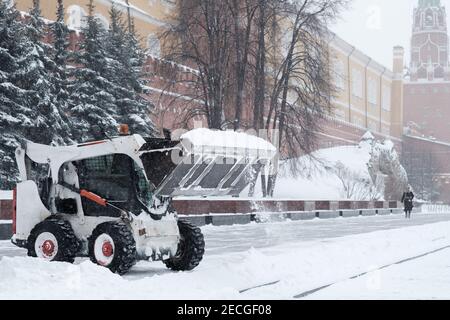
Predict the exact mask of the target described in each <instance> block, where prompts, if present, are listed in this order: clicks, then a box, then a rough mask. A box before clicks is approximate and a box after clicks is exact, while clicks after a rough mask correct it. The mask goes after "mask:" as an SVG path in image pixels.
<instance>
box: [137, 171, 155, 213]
mask: <svg viewBox="0 0 450 320" xmlns="http://www.w3.org/2000/svg"><path fill="white" fill-rule="evenodd" d="M134 172H135V177H136V194H137V197H138V198H139V200H140V201H141V202H142V203H143V204H144V205H145V206H146V207H147V208H150V207H151V206H152V204H153V195H154V192H155V189H156V187H155V186H154V185H153V184H152V183H151V182H149V181H148V180H147V179H146V178H145V174H144V170H143V169H141V168H139V167H138V166H137V165H136V164H134Z"/></svg>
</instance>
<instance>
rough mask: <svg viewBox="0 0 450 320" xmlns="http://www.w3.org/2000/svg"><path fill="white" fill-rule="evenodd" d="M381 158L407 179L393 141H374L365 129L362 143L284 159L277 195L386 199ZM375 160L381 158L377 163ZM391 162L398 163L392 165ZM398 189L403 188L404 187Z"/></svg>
mask: <svg viewBox="0 0 450 320" xmlns="http://www.w3.org/2000/svg"><path fill="white" fill-rule="evenodd" d="M380 159H381V161H382V162H384V163H383V165H384V166H389V169H390V170H391V171H392V173H390V174H391V175H394V176H397V175H398V176H400V177H401V179H400V180H401V181H405V180H406V181H407V177H406V172H405V171H404V169H403V168H402V167H401V165H399V161H398V155H397V153H396V151H395V149H394V144H393V143H392V142H391V141H384V142H378V141H375V138H374V137H373V136H372V134H370V133H366V134H365V135H364V136H363V137H362V139H361V142H360V144H359V145H356V146H342V147H335V148H329V149H322V150H319V151H317V152H314V153H313V154H311V155H310V156H304V157H301V158H299V159H294V160H289V161H285V162H283V163H282V164H281V165H280V169H279V170H280V171H279V178H278V180H277V184H276V189H275V194H274V196H275V198H278V199H304V200H334V201H338V200H359V201H364V200H385V197H384V195H385V183H386V181H385V174H382V173H381V170H383V171H385V172H387V171H389V170H387V169H385V168H384V167H383V168H379V165H380V163H379V161H378V160H380ZM375 161H378V162H376V163H377V166H375ZM391 163H395V164H397V167H395V166H394V168H393V169H391V167H393V165H390V164H391ZM292 166H295V167H296V168H298V170H297V171H298V172H300V173H299V174H298V176H293V175H292V172H291V167H292ZM398 172H399V173H398ZM258 186H259V183H258ZM399 191H400V192H402V191H403V190H402V188H401V187H399ZM386 200H387V199H386Z"/></svg>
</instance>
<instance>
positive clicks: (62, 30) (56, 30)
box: [51, 0, 72, 143]
mask: <svg viewBox="0 0 450 320" xmlns="http://www.w3.org/2000/svg"><path fill="white" fill-rule="evenodd" d="M51 29H52V34H53V39H54V41H53V61H54V68H55V69H54V70H53V78H52V79H53V85H54V90H55V94H54V99H55V101H56V105H57V106H58V109H59V112H60V115H61V118H62V120H63V122H64V131H65V132H66V133H65V135H64V136H63V139H64V141H65V142H67V143H71V142H72V139H71V131H70V120H69V118H68V116H67V113H68V99H69V92H68V90H67V78H68V77H67V61H68V56H69V54H68V48H69V40H68V36H69V29H68V28H67V26H66V25H65V23H64V3H63V0H58V5H57V11H56V21H55V22H54V23H53V24H52V28H51Z"/></svg>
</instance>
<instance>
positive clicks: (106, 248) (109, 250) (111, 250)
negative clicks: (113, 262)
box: [102, 241, 114, 258]
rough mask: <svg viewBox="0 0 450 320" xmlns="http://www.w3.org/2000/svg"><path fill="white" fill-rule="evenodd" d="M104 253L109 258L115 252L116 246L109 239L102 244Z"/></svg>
mask: <svg viewBox="0 0 450 320" xmlns="http://www.w3.org/2000/svg"><path fill="white" fill-rule="evenodd" d="M102 252H103V255H104V256H105V257H107V258H109V257H111V256H112V255H113V254H114V248H113V246H112V244H111V242H109V241H107V242H105V243H104V244H103V246H102Z"/></svg>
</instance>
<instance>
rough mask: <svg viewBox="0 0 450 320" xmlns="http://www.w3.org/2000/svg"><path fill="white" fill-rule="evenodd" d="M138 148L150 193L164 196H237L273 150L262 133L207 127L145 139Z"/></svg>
mask: <svg viewBox="0 0 450 320" xmlns="http://www.w3.org/2000/svg"><path fill="white" fill-rule="evenodd" d="M158 144H159V145H158ZM140 152H141V159H142V162H143V164H144V168H145V170H146V173H147V176H148V178H149V180H150V181H152V183H153V184H154V185H155V186H156V191H155V195H157V196H163V197H176V196H201V197H207V196H238V195H239V194H240V193H241V192H242V191H243V190H244V189H245V188H246V187H247V186H248V185H249V184H250V183H251V182H252V181H253V180H254V179H255V178H257V175H258V174H259V172H260V171H261V169H262V168H263V167H264V166H265V165H267V164H268V163H269V162H270V161H271V160H272V159H273V158H274V157H275V156H276V155H277V150H276V148H275V147H274V146H273V145H272V144H270V143H269V142H267V141H265V140H263V139H261V138H257V137H255V136H250V135H247V134H244V133H236V132H221V131H211V130H207V129H197V130H193V131H191V132H188V133H187V134H185V135H183V136H182V137H181V140H180V141H179V142H175V141H174V142H171V143H170V144H168V143H167V142H166V143H164V144H161V141H160V140H153V141H152V140H151V139H149V140H147V143H146V144H145V145H144V146H143V147H142V148H141V150H140Z"/></svg>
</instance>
